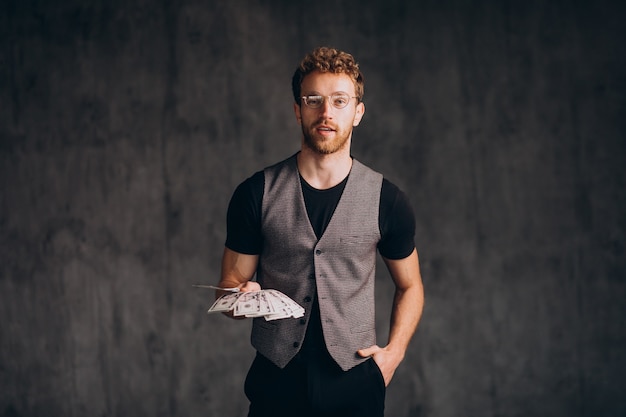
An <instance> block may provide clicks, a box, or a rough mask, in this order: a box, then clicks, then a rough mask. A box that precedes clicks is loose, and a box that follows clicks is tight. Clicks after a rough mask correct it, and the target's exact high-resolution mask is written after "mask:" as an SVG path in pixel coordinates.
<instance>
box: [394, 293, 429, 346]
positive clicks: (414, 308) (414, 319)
mask: <svg viewBox="0 0 626 417" xmlns="http://www.w3.org/2000/svg"><path fill="white" fill-rule="evenodd" d="M423 307H424V291H423V288H422V285H421V283H420V285H418V284H415V285H413V286H411V287H410V288H407V289H396V293H395V296H394V303H393V309H392V312H391V324H390V326H389V341H388V348H389V349H390V350H392V351H395V352H397V353H398V354H400V355H401V356H402V357H404V354H405V352H406V349H407V347H408V345H409V342H410V341H411V338H412V337H413V335H414V334H415V330H416V329H417V325H418V324H419V321H420V318H421V317H422V310H423Z"/></svg>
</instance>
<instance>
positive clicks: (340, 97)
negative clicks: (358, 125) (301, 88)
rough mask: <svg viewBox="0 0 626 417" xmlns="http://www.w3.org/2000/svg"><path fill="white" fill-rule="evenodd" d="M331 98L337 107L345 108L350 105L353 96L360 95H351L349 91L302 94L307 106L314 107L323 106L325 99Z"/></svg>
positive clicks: (331, 102)
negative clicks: (324, 94)
mask: <svg viewBox="0 0 626 417" xmlns="http://www.w3.org/2000/svg"><path fill="white" fill-rule="evenodd" d="M326 98H330V104H332V105H333V107H334V108H336V109H343V108H344V107H346V106H347V105H348V103H349V102H350V99H351V98H358V97H350V95H349V94H347V93H335V94H332V95H330V96H320V95H317V96H302V101H303V102H304V104H306V106H307V107H310V108H312V109H318V108H320V107H322V105H323V104H324V99H326Z"/></svg>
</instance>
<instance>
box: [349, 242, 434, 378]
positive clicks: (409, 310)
mask: <svg viewBox="0 0 626 417" xmlns="http://www.w3.org/2000/svg"><path fill="white" fill-rule="evenodd" d="M383 260H384V261H385V264H386V265H387V269H388V270H389V273H390V274H391V277H392V279H393V281H394V283H395V286H396V291H395V295H394V301H393V307H392V311H391V325H390V329H389V342H388V344H387V346H385V347H382V348H381V347H379V346H376V345H374V346H372V347H369V348H367V349H361V350H359V351H358V353H359V355H361V356H363V357H367V356H372V357H373V358H374V360H375V361H376V364H377V365H378V367H379V368H380V371H381V372H382V374H383V378H384V379H385V385H389V383H390V382H391V378H392V377H393V374H394V372H395V371H396V368H397V367H398V365H399V364H400V362H402V359H404V354H405V352H406V349H407V347H408V345H409V342H410V341H411V338H412V337H413V334H414V333H415V330H416V329H417V324H418V323H419V320H420V318H421V316H422V309H423V307H424V288H423V286H422V277H421V275H420V269H419V259H418V256H417V251H416V250H414V251H413V253H411V255H409V256H407V257H406V258H404V259H397V260H395V259H387V258H384V257H383Z"/></svg>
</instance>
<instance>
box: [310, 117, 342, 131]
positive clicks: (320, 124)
mask: <svg viewBox="0 0 626 417" xmlns="http://www.w3.org/2000/svg"><path fill="white" fill-rule="evenodd" d="M312 127H313V129H317V128H320V127H328V128H331V129H333V130H337V125H336V124H334V123H328V121H326V120H325V119H322V120H319V121H317V122H315V123H314V124H313V126H312Z"/></svg>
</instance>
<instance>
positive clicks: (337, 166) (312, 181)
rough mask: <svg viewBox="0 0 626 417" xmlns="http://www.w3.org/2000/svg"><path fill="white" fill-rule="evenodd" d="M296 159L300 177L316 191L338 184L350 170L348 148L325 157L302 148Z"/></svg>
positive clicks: (350, 160) (350, 163)
mask: <svg viewBox="0 0 626 417" xmlns="http://www.w3.org/2000/svg"><path fill="white" fill-rule="evenodd" d="M297 158H298V171H299V172H300V176H301V177H302V178H303V179H304V180H305V181H306V182H307V183H308V184H309V185H310V186H312V187H313V188H317V189H318V190H325V189H328V188H331V187H334V186H335V185H337V184H339V183H340V182H341V181H343V180H344V179H345V178H346V177H347V176H348V174H349V173H350V169H352V157H351V156H350V150H349V148H347V149H345V150H341V151H338V152H335V153H332V154H328V155H325V154H319V153H316V152H314V151H312V150H311V149H309V148H306V147H303V148H302V150H301V151H300V152H299V153H298V157H297Z"/></svg>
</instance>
